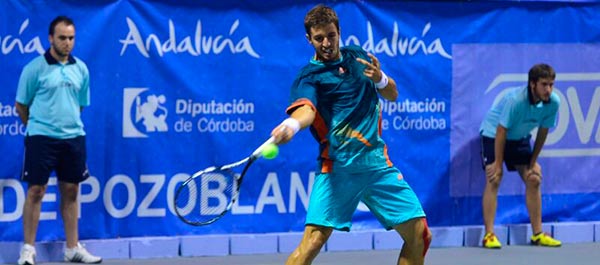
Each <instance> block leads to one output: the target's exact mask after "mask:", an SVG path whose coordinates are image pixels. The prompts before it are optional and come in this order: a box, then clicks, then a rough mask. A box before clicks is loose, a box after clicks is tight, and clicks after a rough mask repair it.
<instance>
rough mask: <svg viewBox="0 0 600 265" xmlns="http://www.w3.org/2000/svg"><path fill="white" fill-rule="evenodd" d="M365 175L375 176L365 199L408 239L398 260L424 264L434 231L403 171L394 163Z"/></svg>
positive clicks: (382, 220) (388, 226) (388, 225)
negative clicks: (394, 165)
mask: <svg viewBox="0 0 600 265" xmlns="http://www.w3.org/2000/svg"><path fill="white" fill-rule="evenodd" d="M362 178H364V179H370V180H371V183H369V185H368V186H366V188H365V190H364V191H363V197H362V201H363V202H364V203H365V205H367V207H369V209H370V210H371V212H372V213H373V214H374V215H375V216H376V217H377V219H378V220H379V222H380V223H381V224H382V225H383V226H384V227H385V228H386V229H388V230H389V229H394V230H396V231H397V232H398V233H399V234H400V236H401V237H402V239H403V240H404V245H403V246H402V250H401V251H400V255H399V258H398V264H423V263H424V260H425V254H426V252H427V249H428V247H429V243H430V242H431V232H430V231H429V229H428V228H427V222H426V220H425V212H424V211H423V208H422V206H421V203H420V202H419V199H418V198H417V195H416V194H415V193H414V191H413V190H412V189H411V188H410V186H409V185H408V183H407V182H406V181H405V180H404V178H403V176H402V174H401V173H400V171H399V170H398V169H397V168H395V167H390V168H386V169H384V170H381V171H377V172H371V173H370V174H368V175H364V176H362Z"/></svg>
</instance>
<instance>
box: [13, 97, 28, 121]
mask: <svg viewBox="0 0 600 265" xmlns="http://www.w3.org/2000/svg"><path fill="white" fill-rule="evenodd" d="M15 107H16V108H17V113H19V118H21V122H23V124H24V125H25V126H27V121H28V120H29V106H27V105H24V104H21V103H19V102H16V103H15Z"/></svg>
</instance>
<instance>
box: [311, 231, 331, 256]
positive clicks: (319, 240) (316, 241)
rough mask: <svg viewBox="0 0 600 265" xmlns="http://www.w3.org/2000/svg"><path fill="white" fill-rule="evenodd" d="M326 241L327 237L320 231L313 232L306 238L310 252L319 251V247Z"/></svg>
mask: <svg viewBox="0 0 600 265" xmlns="http://www.w3.org/2000/svg"><path fill="white" fill-rule="evenodd" d="M325 242H327V237H326V236H325V235H323V234H321V233H313V234H312V235H311V236H310V238H309V239H308V249H309V250H310V251H311V252H314V251H317V252H318V251H321V248H322V247H323V246H324V245H325Z"/></svg>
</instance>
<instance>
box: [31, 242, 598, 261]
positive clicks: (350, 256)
mask: <svg viewBox="0 0 600 265" xmlns="http://www.w3.org/2000/svg"><path fill="white" fill-rule="evenodd" d="M397 255H398V251H397V250H385V251H350V252H348V251H346V252H324V253H321V254H320V255H319V256H318V257H317V259H316V260H315V262H314V263H313V264H315V265H338V264H344V265H358V264H395V262H396V257H397ZM286 258H287V254H273V255H237V256H225V257H195V258H171V259H127V260H118V259H112V260H111V259H109V260H105V261H104V262H102V264H109V265H121V264H122V265H129V264H148V265H162V264H180V265H188V264H189V265H191V264H211V265H234V264H244V265H275V264H284V263H285V260H286ZM599 263H600V243H580V244H566V245H563V246H562V247H560V248H545V247H535V246H506V247H503V248H502V249H499V250H488V249H483V248H479V247H457V248H432V249H430V250H429V252H428V254H427V258H426V260H425V264H428V265H442V264H444V265H453V264H456V265H480V264H511V265H520V264H523V265H525V264H527V265H531V264H543V265H564V264H568V265H588V264H589V265H592V264H594V265H595V264H599ZM38 264H48V265H52V264H65V263H60V262H43V263H38Z"/></svg>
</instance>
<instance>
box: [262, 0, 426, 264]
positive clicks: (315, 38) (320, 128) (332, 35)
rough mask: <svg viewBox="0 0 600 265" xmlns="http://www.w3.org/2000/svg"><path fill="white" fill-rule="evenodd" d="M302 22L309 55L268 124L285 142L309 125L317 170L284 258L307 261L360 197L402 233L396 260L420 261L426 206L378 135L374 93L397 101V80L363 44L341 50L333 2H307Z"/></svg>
mask: <svg viewBox="0 0 600 265" xmlns="http://www.w3.org/2000/svg"><path fill="white" fill-rule="evenodd" d="M304 27H305V29H306V38H307V39H308V42H309V43H310V44H311V45H312V46H313V48H314V50H315V55H314V57H313V58H312V59H311V60H310V62H309V63H308V65H306V66H305V67H304V68H303V69H302V70H301V71H300V73H299V74H298V76H297V78H296V80H295V81H294V83H293V85H292V88H291V98H290V99H291V105H290V106H289V107H288V108H287V110H286V112H287V113H288V114H289V115H290V117H289V118H288V119H286V120H284V121H283V122H282V124H280V125H279V126H277V127H276V128H274V129H273V131H272V136H274V137H275V138H276V141H277V142H278V143H280V144H282V143H286V142H288V141H289V140H291V139H292V137H293V136H294V134H296V133H297V132H298V131H299V130H300V129H303V128H307V127H309V126H310V130H311V133H312V134H313V136H314V138H315V139H316V141H317V142H318V143H319V156H318V175H317V176H316V178H315V183H314V185H313V188H312V192H311V194H310V202H309V206H308V211H307V216H306V222H305V230H304V235H303V238H302V241H301V242H300V244H299V246H298V247H297V248H296V249H295V250H294V252H292V254H291V255H290V256H289V258H288V260H287V262H286V264H311V262H312V261H313V260H314V259H315V257H316V256H317V254H318V253H319V251H320V250H321V248H322V247H323V245H324V244H325V242H326V241H327V239H328V238H329V236H330V235H331V233H332V231H333V229H336V230H341V231H349V230H350V228H351V226H352V224H351V219H352V215H353V213H354V212H355V210H356V207H357V206H358V203H359V202H360V201H362V202H364V203H365V204H366V205H367V206H368V207H369V209H370V210H371V212H373V213H374V215H375V216H376V217H377V219H378V220H379V222H380V223H381V224H382V225H383V226H384V227H385V228H386V229H388V230H391V229H394V230H396V231H397V232H398V233H399V234H400V236H401V237H402V239H403V240H404V245H403V246H402V250H401V252H400V255H399V258H398V264H423V263H424V257H425V253H426V252H427V249H428V247H429V243H430V241H431V233H430V231H429V229H428V227H427V222H426V219H425V213H424V211H423V209H422V207H421V204H420V202H419V200H418V198H417V196H416V195H415V193H414V192H413V190H412V189H411V188H410V186H409V185H408V183H407V182H406V181H405V180H404V178H403V176H402V173H400V171H399V170H398V169H397V168H395V167H394V166H393V165H392V162H391V161H390V159H389V157H388V155H387V146H386V144H385V143H384V141H383V140H382V138H381V124H380V122H381V106H380V103H379V96H378V94H379V95H381V96H382V97H383V98H385V99H387V100H396V98H397V96H398V91H397V89H396V83H395V81H394V80H393V79H392V78H391V77H388V76H386V74H384V73H383V72H382V71H381V69H380V67H381V66H380V63H379V61H378V60H377V58H376V57H375V56H373V55H371V54H368V53H367V52H365V51H364V50H363V49H362V48H360V47H357V46H350V47H344V48H342V49H340V27H339V21H338V17H337V14H336V13H335V11H334V10H333V9H332V8H330V7H327V6H324V5H317V6H316V7H314V8H312V9H311V10H310V11H309V12H308V13H307V15H306V17H305V18H304ZM398 247H400V246H398Z"/></svg>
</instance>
